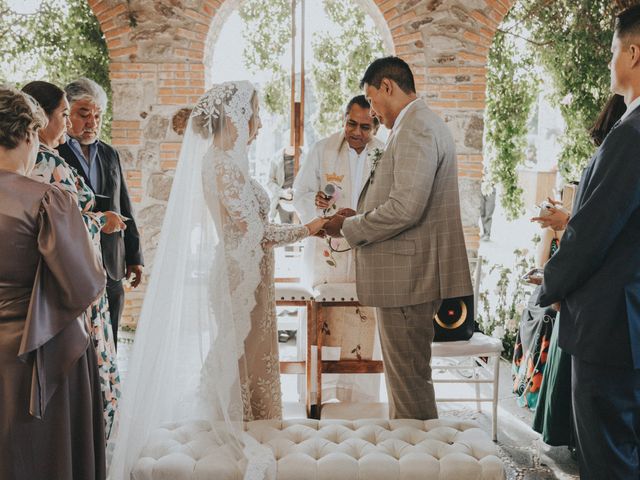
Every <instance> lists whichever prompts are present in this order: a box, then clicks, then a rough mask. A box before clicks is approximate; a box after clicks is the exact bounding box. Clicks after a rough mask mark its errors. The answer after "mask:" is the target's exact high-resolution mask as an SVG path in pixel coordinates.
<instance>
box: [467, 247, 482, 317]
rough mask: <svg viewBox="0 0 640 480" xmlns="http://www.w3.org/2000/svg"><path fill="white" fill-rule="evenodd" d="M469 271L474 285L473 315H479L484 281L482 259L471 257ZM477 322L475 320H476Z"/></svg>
mask: <svg viewBox="0 0 640 480" xmlns="http://www.w3.org/2000/svg"><path fill="white" fill-rule="evenodd" d="M469 271H470V272H471V283H472V284H473V315H474V317H477V315H478V297H479V296H480V281H481V280H482V257H481V256H480V255H478V256H477V257H475V256H471V255H469ZM474 320H475V318H474Z"/></svg>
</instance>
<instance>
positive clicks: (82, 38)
mask: <svg viewBox="0 0 640 480" xmlns="http://www.w3.org/2000/svg"><path fill="white" fill-rule="evenodd" d="M0 53H1V54H2V57H3V58H2V60H3V61H2V63H3V68H2V72H0V80H1V81H5V82H6V77H4V76H5V75H7V74H8V73H12V72H13V73H15V72H21V73H22V74H23V76H24V78H23V79H22V80H21V81H20V82H19V83H20V85H18V86H21V85H22V84H24V83H27V82H29V81H31V80H38V79H40V78H42V79H44V80H47V81H50V82H53V83H56V84H58V85H61V86H64V85H65V84H67V83H69V82H70V81H72V80H75V79H76V78H78V77H81V76H85V77H89V78H91V79H92V80H95V81H96V82H97V83H98V84H100V85H101V86H102V87H103V88H104V89H105V91H106V92H107V96H108V97H109V107H108V110H107V112H105V116H104V120H103V126H102V134H101V136H102V138H103V139H106V140H109V138H110V133H111V82H110V80H109V53H108V49H107V44H106V42H105V39H104V36H103V34H102V31H101V30H100V24H99V23H98V20H97V19H96V17H95V15H94V14H93V12H92V11H91V8H90V7H89V4H88V3H87V1H86V0H65V1H64V2H62V1H61V0H43V1H42V2H41V3H40V7H39V9H38V11H37V12H36V13H35V14H33V15H19V14H16V13H14V12H13V11H12V10H11V9H9V8H8V5H7V3H6V2H5V1H4V0H0ZM43 71H44V75H42V73H43ZM3 77H4V78H3Z"/></svg>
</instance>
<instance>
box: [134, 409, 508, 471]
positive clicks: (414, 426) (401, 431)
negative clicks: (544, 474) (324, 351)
mask: <svg viewBox="0 0 640 480" xmlns="http://www.w3.org/2000/svg"><path fill="white" fill-rule="evenodd" d="M245 430H246V431H247V433H248V434H249V435H251V436H253V437H254V438H255V439H256V440H258V441H259V442H261V443H262V444H263V445H265V446H267V447H269V448H270V449H271V450H272V451H273V454H274V457H275V459H276V461H277V479H278V480H300V479H312V478H316V479H331V480H341V479H352V478H361V479H367V480H396V479H413V478H415V479H418V478H420V479H466V478H482V479H483V480H484V479H486V480H494V479H495V480H502V479H504V468H503V465H502V462H501V461H500V460H499V459H498V457H497V456H496V455H497V447H496V446H495V444H494V443H492V442H491V441H490V440H489V437H488V435H487V434H486V433H485V432H483V431H482V430H480V429H479V428H477V425H476V424H475V423H473V422H467V421H459V420H455V419H440V420H428V421H421V420H383V419H371V420H357V421H347V420H322V421H317V420H309V419H303V420H287V421H278V420H262V421H256V422H249V423H247V424H245ZM235 455H236V453H235V452H234V450H233V449H232V448H231V447H230V446H228V445H220V444H218V443H217V439H216V436H215V435H213V433H212V432H211V428H210V427H209V424H208V423H207V422H202V421H199V422H184V423H183V424H167V425H164V426H163V427H162V428H159V429H158V430H157V431H156V432H154V433H153V435H152V436H151V438H150V440H149V442H148V444H147V445H146V446H145V448H144V449H143V451H142V454H141V456H140V458H139V459H138V461H137V462H136V464H135V466H134V470H133V472H132V479H133V480H168V479H171V480H201V479H204V478H216V479H220V480H231V479H237V478H241V477H242V470H243V468H244V464H245V463H246V461H245V460H244V459H242V458H237V457H236V456H235Z"/></svg>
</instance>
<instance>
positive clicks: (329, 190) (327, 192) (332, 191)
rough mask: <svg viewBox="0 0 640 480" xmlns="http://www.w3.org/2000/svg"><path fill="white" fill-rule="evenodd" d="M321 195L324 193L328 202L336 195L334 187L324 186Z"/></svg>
mask: <svg viewBox="0 0 640 480" xmlns="http://www.w3.org/2000/svg"><path fill="white" fill-rule="evenodd" d="M322 193H324V196H325V198H326V199H327V200H329V199H330V198H333V196H334V195H335V194H336V186H335V185H334V184H333V183H327V184H326V185H325V186H324V189H323V190H322Z"/></svg>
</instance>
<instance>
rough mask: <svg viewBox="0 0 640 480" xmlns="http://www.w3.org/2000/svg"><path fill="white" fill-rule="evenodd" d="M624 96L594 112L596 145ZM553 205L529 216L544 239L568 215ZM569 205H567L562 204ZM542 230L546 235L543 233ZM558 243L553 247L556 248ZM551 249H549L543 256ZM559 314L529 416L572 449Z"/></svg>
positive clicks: (552, 441) (553, 441)
mask: <svg viewBox="0 0 640 480" xmlns="http://www.w3.org/2000/svg"><path fill="white" fill-rule="evenodd" d="M626 108H627V107H626V105H625V103H624V98H623V97H622V96H620V95H612V96H611V97H610V98H609V100H608V101H607V103H606V104H605V106H604V107H603V109H602V111H601V112H600V114H599V115H598V118H597V119H596V121H595V123H594V125H593V126H592V127H591V128H590V129H589V134H590V135H591V139H592V140H593V143H594V144H595V145H596V146H600V145H601V144H602V142H604V139H605V137H606V136H607V135H608V134H609V132H610V131H611V129H612V128H613V127H614V125H615V124H616V122H617V121H618V120H619V119H620V118H621V117H622V115H623V113H624V112H625V111H626ZM549 200H550V201H551V202H552V204H553V207H551V208H550V209H549V210H550V211H551V214H550V215H548V216H545V217H537V218H533V219H532V220H534V221H539V222H540V224H541V227H542V228H543V229H544V233H543V242H544V241H545V240H544V239H549V238H551V237H552V236H553V237H560V238H561V237H562V234H563V233H564V229H565V228H566V226H567V224H568V223H569V218H570V217H571V214H570V210H568V209H566V208H564V207H562V206H561V205H559V202H555V201H552V200H551V199H549ZM566 207H569V208H571V205H568V204H567V205H566ZM545 234H546V235H545ZM557 248H558V247H556V250H557ZM553 253H555V250H553V249H552V251H551V252H550V255H549V256H548V257H547V259H548V258H549V257H550V256H551V255H553ZM561 316H562V315H561V314H559V315H558V317H557V318H556V322H555V324H554V326H553V332H552V333H551V341H550V344H549V350H548V352H549V353H548V356H547V365H546V368H545V372H544V376H543V378H542V384H541V385H540V393H539V396H538V405H537V408H536V413H535V417H534V419H533V425H532V426H533V429H534V430H535V431H536V432H538V433H540V434H542V440H543V441H544V442H545V443H546V444H548V445H554V446H562V445H567V446H568V447H569V449H570V450H571V451H572V452H573V451H574V450H575V447H576V438H575V433H574V427H573V421H572V420H573V413H572V408H571V355H570V354H568V353H566V352H564V351H563V350H562V349H561V348H560V346H559V345H558V333H559V328H560V322H561V321H562V320H561V318H560V317H561Z"/></svg>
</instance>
